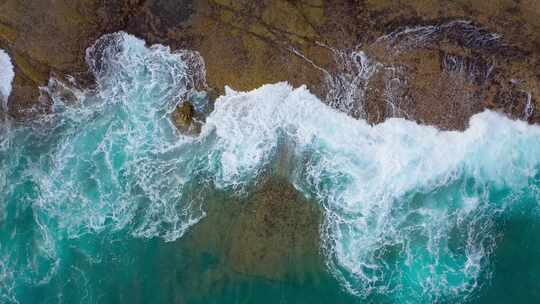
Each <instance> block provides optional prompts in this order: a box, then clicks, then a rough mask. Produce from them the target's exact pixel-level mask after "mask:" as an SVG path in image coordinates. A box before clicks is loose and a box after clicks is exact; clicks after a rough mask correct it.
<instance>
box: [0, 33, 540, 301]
mask: <svg viewBox="0 0 540 304" xmlns="http://www.w3.org/2000/svg"><path fill="white" fill-rule="evenodd" d="M87 61H88V63H89V66H90V69H91V71H92V72H93V73H94V75H95V76H96V81H97V85H96V87H95V88H92V89H87V90H79V89H77V88H75V87H72V86H70V85H69V84H63V83H60V82H58V81H56V80H52V81H51V85H50V86H49V89H48V93H49V94H50V96H51V97H52V98H53V101H54V105H53V112H52V113H51V114H47V115H43V116H41V117H39V118H38V119H36V120H35V121H34V122H32V123H28V124H25V125H22V124H20V123H16V122H11V121H9V120H8V121H4V122H3V123H2V126H1V129H0V134H1V136H2V137H1V138H0V139H1V142H0V166H1V167H0V168H1V172H0V177H1V178H0V187H1V188H0V190H1V192H0V258H1V263H0V276H2V277H1V280H0V282H1V283H0V299H2V300H3V301H6V302H13V301H15V299H20V298H25V297H27V298H26V299H28V295H29V294H33V292H36V293H38V291H39V290H40V288H43V286H49V288H51V289H53V290H55V292H56V293H59V294H63V293H66V294H67V293H69V292H72V291H71V290H67V289H66V287H64V286H66V285H67V284H68V282H73V281H77V282H81V284H83V286H84V288H83V289H82V291H81V292H83V291H84V294H85V299H90V300H88V301H89V302H92V301H94V302H95V301H97V298H99V296H98V295H92V291H93V290H96V289H98V287H99V286H100V284H101V282H102V280H101V279H98V278H96V277H94V276H93V275H92V273H91V271H88V270H86V272H85V271H83V270H80V269H81V268H80V267H82V266H81V265H91V266H86V267H87V268H86V269H93V268H96V267H99V265H101V264H106V263H107V262H109V261H113V262H114V261H115V260H114V259H116V258H118V257H116V256H113V257H112V258H108V257H107V256H106V255H104V253H102V252H101V251H100V250H99V249H98V248H102V247H103V246H105V245H103V244H106V246H112V247H115V246H117V247H119V248H124V247H123V246H128V245H126V244H131V242H132V240H134V239H150V240H155V239H156V238H158V239H159V241H158V242H163V241H173V240H178V239H179V238H180V237H181V236H182V235H183V234H184V233H185V232H186V231H187V230H188V229H189V227H191V226H192V225H196V223H197V222H198V221H199V220H200V219H201V218H203V217H204V214H205V213H204V203H205V196H206V195H208V192H209V191H210V190H211V189H216V188H217V189H219V190H221V191H225V192H227V193H229V194H230V195H232V196H242V195H244V194H245V193H248V192H249V191H250V190H251V189H253V188H254V187H255V186H256V184H257V183H258V182H259V181H260V180H261V179H264V178H265V177H266V176H267V174H268V173H269V172H271V169H272V168H273V167H275V166H276V165H279V164H276V162H277V161H276V160H278V159H280V158H281V157H280V155H279V154H280V153H283V151H284V150H286V151H287V158H288V159H287V162H286V164H287V166H289V167H290V168H287V170H281V171H280V172H281V174H284V175H285V178H286V179H288V180H289V181H290V182H291V183H292V184H293V185H294V186H295V187H296V189H298V190H299V191H301V192H302V193H303V194H304V195H305V196H306V197H308V198H309V199H310V200H312V201H314V202H316V203H318V204H319V206H321V209H322V210H323V214H324V224H323V226H322V227H321V240H322V243H321V246H322V249H323V252H324V254H325V257H326V261H327V267H328V270H329V271H330V272H331V273H332V274H334V275H335V277H336V278H337V279H338V280H340V282H341V283H342V286H343V287H344V288H345V289H346V290H347V291H349V292H351V293H353V294H355V295H357V296H358V297H360V298H363V299H368V300H372V301H377V300H381V301H383V302H398V303H399V302H441V301H458V302H463V301H465V300H467V299H470V298H471V297H472V295H474V292H475V291H478V290H481V289H482V288H483V287H485V285H486V282H487V284H489V279H490V278H491V277H492V276H493V259H494V252H495V251H496V249H497V244H498V240H499V239H500V236H501V235H502V234H504V232H505V221H508V220H509V219H510V218H512V217H515V216H517V217H519V216H520V214H522V213H523V212H528V214H529V215H530V214H531V212H532V218H533V219H534V220H540V219H539V218H538V217H537V215H538V214H537V212H538V207H539V206H538V202H539V201H540V153H539V152H538V151H540V128H539V127H538V126H531V125H528V124H526V123H524V122H520V121H512V120H510V119H508V118H506V117H504V116H503V115H501V114H498V113H495V112H491V111H486V112H483V113H481V114H477V115H475V116H474V117H473V118H472V119H471V121H470V127H469V128H468V129H467V130H465V131H464V132H455V131H451V132H450V131H446V132H442V131H439V130H438V129H436V128H434V127H430V126H422V125H418V124H416V123H414V122H411V121H407V120H404V119H397V118H394V119H389V120H387V121H386V122H384V123H381V124H378V125H375V126H372V125H369V124H367V123H366V122H365V121H363V120H357V119H354V118H351V117H350V116H347V115H346V114H344V113H342V112H339V111H337V110H335V109H333V108H331V107H328V106H327V105H325V104H324V103H322V102H321V101H320V100H319V99H318V98H317V97H315V96H314V95H312V94H311V93H310V92H309V91H308V89H307V88H306V87H304V86H303V87H300V88H296V89H294V88H292V87H291V86H290V85H288V84H287V83H277V84H272V85H265V86H262V87H261V88H258V89H256V90H253V91H250V92H236V91H234V90H232V89H230V88H227V89H226V92H225V95H224V96H221V97H220V98H218V100H217V101H216V104H215V109H214V111H213V112H212V113H210V114H209V116H208V117H207V118H206V124H205V125H204V126H203V128H202V130H201V134H200V135H199V136H198V137H188V136H184V135H182V134H180V133H179V132H178V131H177V130H176V128H175V127H174V126H173V124H172V122H171V120H170V116H171V113H172V112H173V110H174V108H175V107H176V106H177V105H178V104H179V103H180V102H182V100H184V99H185V98H186V97H187V96H189V95H190V94H196V92H195V91H196V88H197V87H198V86H200V83H201V81H202V79H203V78H204V69H203V67H204V65H203V64H202V60H201V59H200V57H198V55H197V54H196V53H193V52H187V51H183V52H177V53H174V52H171V51H170V49H168V48H167V47H164V46H160V45H156V46H151V47H148V46H146V45H145V43H144V42H143V41H142V40H139V39H137V38H135V37H133V36H130V35H128V34H125V33H116V34H111V35H107V36H105V37H103V38H101V39H100V40H98V41H97V42H96V44H95V45H94V46H93V47H92V48H90V49H89V50H88V52H87ZM60 88H61V90H62V92H64V91H65V90H68V91H70V93H71V94H67V95H66V94H60V93H61V91H59V89H60ZM65 96H73V97H74V99H75V100H69V99H66V98H65ZM284 144H286V145H287V148H286V149H284V148H283V147H282V145H284ZM2 181H3V182H2ZM535 212H536V213H535ZM216 229H221V227H216ZM179 241H180V242H181V241H182V240H181V239H180V240H179ZM28 244H31V246H29V245H28ZM136 247H137V248H138V246H136ZM126 255H127V257H126V258H125V259H120V260H118V261H117V262H116V264H114V265H124V263H127V264H126V265H129V261H130V258H128V257H129V252H128V253H126ZM121 256H122V255H121ZM111 263H112V262H111ZM122 269H123V270H124V271H126V272H129V267H128V266H126V268H122ZM149 275H150V277H152V275H153V274H149ZM73 278H76V279H73ZM92 299H93V300H92ZM58 301H60V300H58ZM49 302H55V301H54V300H49Z"/></svg>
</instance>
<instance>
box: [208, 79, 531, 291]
mask: <svg viewBox="0 0 540 304" xmlns="http://www.w3.org/2000/svg"><path fill="white" fill-rule="evenodd" d="M214 133H215V134H216V136H217V138H218V139H217V141H216V146H215V147H214V149H218V150H219V151H220V152H219V154H220V156H221V158H220V160H221V163H220V165H219V166H217V168H219V171H218V172H216V181H217V183H218V184H219V185H223V186H228V185H232V184H234V185H236V186H238V185H239V184H240V185H241V184H242V183H245V182H247V181H248V180H249V179H250V178H256V177H257V176H258V175H259V174H260V172H262V170H263V168H265V167H266V166H269V165H272V164H271V162H272V160H273V159H274V158H275V153H277V151H279V149H278V145H279V144H280V142H283V141H280V138H283V137H284V138H286V140H285V141H286V142H291V143H293V146H292V148H293V151H294V153H293V155H294V156H293V157H294V159H295V160H294V162H293V163H294V164H295V165H294V168H293V170H292V171H293V172H294V173H293V174H292V176H290V178H291V181H292V182H293V183H294V184H295V186H296V187H297V188H298V189H300V190H301V191H302V192H304V193H305V194H306V195H308V196H311V197H313V198H315V199H316V200H318V201H319V202H320V203H321V204H322V206H323V207H324V210H325V219H326V220H325V225H324V227H323V239H324V243H325V251H326V254H327V257H328V265H329V267H331V269H332V271H333V272H334V273H335V274H336V276H337V277H339V278H341V279H342V281H343V283H344V286H346V287H347V288H348V289H349V290H350V291H351V292H353V293H355V294H358V295H361V296H369V295H371V294H372V293H379V294H388V295H391V296H392V297H394V298H395V299H396V300H400V301H401V300H404V301H412V300H417V301H420V300H426V299H430V300H431V301H436V300H441V299H443V298H444V297H449V296H460V297H463V296H466V295H467V294H469V293H470V292H471V291H472V290H474V288H476V287H477V284H478V279H479V275H480V274H481V271H482V270H486V269H485V268H486V267H488V266H489V263H490V262H489V261H490V254H491V252H492V250H493V248H494V247H493V246H494V245H495V242H494V239H495V237H496V234H497V232H496V231H495V230H494V229H493V220H494V219H495V214H497V213H498V212H500V211H501V210H504V208H506V207H507V205H508V204H512V203H514V202H515V201H517V198H518V197H520V196H523V195H524V194H522V192H523V190H524V189H527V188H528V187H538V184H537V183H538V181H534V180H533V177H534V176H535V175H537V174H538V172H539V166H540V153H539V152H538V151H540V128H539V127H537V126H530V125H527V124H526V123H524V122H520V121H512V120H510V119H508V118H506V117H504V116H503V115H501V114H498V113H495V112H490V111H486V112H483V113H481V114H477V115H475V116H474V117H473V118H472V119H471V121H470V127H469V129H467V130H466V131H465V132H455V131H454V132H442V131H439V130H437V129H436V128H434V127H429V126H422V125H418V124H416V123H414V122H410V121H407V120H404V119H389V120H387V121H386V122H384V123H382V124H379V125H376V126H370V125H368V124H366V123H365V122H364V121H361V120H355V119H352V118H350V117H349V116H347V115H345V114H343V113H340V112H338V111H336V110H334V109H332V108H330V107H327V106H325V105H324V104H323V103H322V102H321V101H319V100H318V99H317V98H316V97H315V96H313V95H312V94H310V93H309V92H308V90H307V89H306V88H305V87H300V88H298V89H293V88H291V87H290V86H289V85H288V84H286V83H280V84H275V85H265V86H263V87H261V88H259V89H256V90H253V91H251V92H245V93H244V92H234V91H232V90H230V89H229V90H227V93H226V95H225V96H222V97H221V98H220V99H219V100H218V101H217V104H216V109H215V111H214V112H213V113H212V114H211V115H210V117H209V118H208V122H207V125H206V126H205V129H204V130H203V134H205V135H206V136H209V134H214ZM505 189H506V190H508V189H509V190H508V191H510V192H511V193H512V195H508V196H502V197H500V198H495V197H494V193H497V191H504V190H505ZM536 199H538V192H537V194H536ZM456 235H459V236H460V237H456Z"/></svg>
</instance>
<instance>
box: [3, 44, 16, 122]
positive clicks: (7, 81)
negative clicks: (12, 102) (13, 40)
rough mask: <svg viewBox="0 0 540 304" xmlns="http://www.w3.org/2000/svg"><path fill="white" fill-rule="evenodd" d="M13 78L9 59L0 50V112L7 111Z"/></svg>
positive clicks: (13, 74) (4, 52) (13, 73)
mask: <svg viewBox="0 0 540 304" xmlns="http://www.w3.org/2000/svg"><path fill="white" fill-rule="evenodd" d="M13 78H15V72H14V69H13V64H12V63H11V58H10V57H9V55H8V54H7V53H6V51H4V50H2V49H0V103H1V104H0V108H1V110H2V111H7V109H8V98H9V95H10V94H11V86H12V82H13Z"/></svg>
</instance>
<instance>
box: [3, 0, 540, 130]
mask: <svg viewBox="0 0 540 304" xmlns="http://www.w3.org/2000/svg"><path fill="white" fill-rule="evenodd" d="M539 5H540V4H538V3H537V2H536V1H511V0H497V1H489V2H487V1H455V2H447V1H428V2H426V1H415V0H402V1H369V0H364V1H360V0H357V1H345V0H336V1H322V0H304V1H286V0H278V1H257V2H253V1H241V0H201V1H189V0H183V1H170V0H146V1H144V0H139V1H133V0H129V1H128V0H122V1H114V2H109V1H95V0H81V1H26V0H25V1H15V0H8V1H3V3H2V4H0V8H1V9H0V48H3V49H5V50H7V52H8V53H9V54H10V56H11V57H12V58H13V61H14V65H15V70H16V71H15V72H16V76H15V81H14V90H13V92H12V94H11V96H10V104H11V107H10V112H11V114H12V115H14V116H17V117H25V116H26V115H27V114H25V113H27V112H28V110H29V109H31V108H33V109H34V110H36V109H37V110H39V111H46V110H47V102H46V96H42V98H41V102H38V100H39V99H40V98H39V96H40V93H39V90H38V88H39V87H40V86H44V85H46V84H47V81H48V80H49V78H50V77H51V76H55V77H60V78H65V77H66V76H68V75H71V76H74V77H75V79H77V81H78V82H79V83H80V85H81V86H87V85H91V83H92V82H91V81H92V80H91V79H90V77H89V76H88V73H86V72H87V70H86V69H87V67H86V64H85V61H84V56H85V52H84V50H85V49H86V48H87V47H88V46H89V45H91V44H92V42H93V41H95V39H96V38H98V37H99V36H101V35H102V34H105V33H108V32H113V31H119V30H124V31H127V32H129V33H133V34H135V35H137V36H140V37H142V38H144V39H146V40H147V41H148V43H162V44H166V45H170V46H171V47H172V48H173V49H178V48H189V49H194V50H197V51H199V52H200V53H201V55H202V56H203V58H204V60H205V63H206V68H207V81H208V85H209V86H210V87H211V88H213V89H215V90H216V91H217V92H218V93H222V92H223V88H224V86H225V85H230V86H231V87H233V88H235V89H237V90H250V89H253V88H256V87H258V86H260V85H262V84H264V83H271V82H277V81H284V80H286V81H289V82H291V83H292V84H293V85H295V86H297V85H301V84H307V85H308V87H309V88H310V89H311V90H312V91H314V92H315V93H316V94H317V95H319V96H320V97H322V98H323V99H324V98H325V97H326V94H327V93H328V87H327V84H328V81H327V78H328V74H327V73H326V72H324V71H322V70H325V71H327V72H328V73H329V74H330V75H337V74H339V73H342V72H343V66H342V62H340V61H339V57H340V56H342V54H336V50H339V51H340V52H344V53H347V52H349V53H350V52H352V51H358V50H362V51H363V52H365V53H366V54H367V55H368V56H369V57H370V58H372V59H373V60H374V61H377V62H378V63H380V65H381V66H382V67H383V68H381V69H379V70H378V71H377V72H376V73H375V75H373V78H372V79H370V83H369V90H367V91H368V93H367V96H366V100H367V102H366V105H367V110H366V111H367V114H366V117H365V118H367V119H368V120H369V121H371V122H380V121H382V120H384V119H385V118H386V117H388V116H399V115H400V114H399V113H388V111H386V110H385V108H386V107H387V103H388V100H387V99H388V98H385V97H384V96H385V94H386V95H388V91H389V90H390V91H392V90H393V92H392V94H394V95H395V96H394V98H396V99H399V103H400V110H401V111H403V113H406V115H405V114H403V113H402V114H401V116H406V117H407V118H409V119H414V120H417V121H419V122H422V123H427V124H433V125H437V126H439V127H441V128H444V129H463V128H464V127H465V126H466V124H467V121H468V118H469V117H470V116H471V115H472V114H474V113H476V112H479V111H481V110H482V109H484V108H492V109H500V110H502V111H505V112H507V113H508V114H510V115H512V116H513V117H516V118H521V119H527V120H529V121H531V122H537V121H539V120H540V115H539V114H538V113H539V112H540V111H538V109H537V108H538V105H537V100H539V98H540V89H539V81H540V74H539V72H538V71H540V55H539V54H540V53H539V51H538V49H540V34H539V33H540V31H539V30H540V21H539V20H540V18H538V17H539V16H538V15H539V14H540V13H539V12H540V7H539ZM455 20H465V21H467V22H470V23H467V24H468V25H467V26H464V25H463V24H462V25H461V26H455V25H454V26H450V25H449V24H450V23H451V22H455ZM419 27H424V28H429V27H432V28H437V27H438V28H439V31H440V32H439V33H438V34H437V35H436V37H430V38H428V39H427V40H426V41H423V42H422V41H416V42H414V41H413V40H414V39H417V38H419V37H416V38H415V37H411V30H412V29H415V28H416V29H417V30H418V29H419ZM420 31H421V30H420ZM427 31H429V29H428V30H427ZM400 32H402V34H399V35H396V34H397V33H400ZM405 32H407V35H403V33H405ZM390 33H394V35H395V36H396V37H397V38H398V39H394V40H391V39H389V38H391V37H389V36H385V35H388V34H390ZM417 34H418V33H417ZM419 34H420V35H427V32H426V31H424V33H419ZM412 35H414V33H413V34H412ZM384 37H386V38H384ZM396 37H394V38H396ZM486 39H487V40H486ZM489 39H492V40H489ZM482 41H483V42H482ZM407 44H408V45H407ZM336 57H338V58H337V59H336ZM449 61H452V62H455V64H454V66H452V67H449V66H448V63H449ZM458 62H459V64H458V65H460V66H458V65H456V64H457V63H458ZM389 67H393V70H394V72H392V73H393V74H392V75H390V74H389V73H388V68H389ZM488 70H489V75H487V76H486V75H485V73H486V71H488ZM396 71H397V72H396ZM482 71H483V72H482ZM471 73H472V74H474V73H477V75H472V76H471ZM478 73H484V75H483V76H482V75H479V74H478ZM397 74H400V75H397ZM460 74H461V75H460ZM471 77H473V78H475V79H471ZM481 77H484V78H485V79H480V78H481ZM389 79H397V80H399V82H400V86H399V87H398V88H394V87H392V88H389V86H390V84H389ZM393 86H395V84H393ZM385 92H386V93H385ZM528 101H530V103H529V107H530V105H532V108H529V109H526V107H527V102H528ZM37 104H39V105H40V106H39V107H36V105H37Z"/></svg>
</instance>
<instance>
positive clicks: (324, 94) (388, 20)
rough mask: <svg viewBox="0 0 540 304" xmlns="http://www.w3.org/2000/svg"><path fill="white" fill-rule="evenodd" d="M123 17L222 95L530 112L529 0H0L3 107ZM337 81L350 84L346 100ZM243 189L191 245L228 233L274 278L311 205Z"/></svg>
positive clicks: (277, 186)
mask: <svg viewBox="0 0 540 304" xmlns="http://www.w3.org/2000/svg"><path fill="white" fill-rule="evenodd" d="M120 30H123V31H126V32H129V33H132V34H135V35H137V36H139V37H142V38H144V39H145V40H146V41H147V42H148V43H149V44H153V43H162V44H165V45H169V46H171V48H172V49H180V48H187V49H193V50H196V51H198V52H200V53H201V55H202V57H203V58H204V60H205V64H206V69H207V84H208V87H209V88H210V89H212V90H214V91H216V92H217V93H218V94H220V93H223V89H224V87H225V85H229V86H231V87H232V88H234V89H236V90H250V89H254V88H256V87H258V86H260V85H262V84H265V83H273V82H277V81H289V82H290V83H291V84H292V85H294V86H299V85H302V84H306V85H307V86H308V87H309V88H310V90H312V92H314V93H315V94H317V95H318V96H319V97H321V99H322V100H326V101H327V102H328V103H329V104H330V105H332V106H334V107H336V108H338V109H341V110H343V111H346V112H348V113H349V114H350V115H352V116H355V117H357V118H363V119H367V120H368V121H369V122H372V123H378V122H381V121H383V120H384V119H386V118H388V117H391V116H397V117H405V118H408V119H411V120H416V121H418V122H421V123H426V124H431V125H435V126H438V127H440V128H441V129H458V130H461V129H464V128H466V126H467V123H468V120H469V118H470V117H471V116H472V115H473V114H475V113H478V112H480V111H482V110H483V109H486V108H489V109H496V110H500V111H504V112H505V113H507V114H508V115H510V116H512V117H514V118H519V119H524V120H528V121H529V122H531V123H538V122H540V2H538V1H535V0H521V1H517V0H516V1H513V0H496V1H485V0H472V1H452V2H449V1H444V0H437V1H421V0H399V1H383V0H335V1H323V0H299V1H295V0H273V1H270V0H267V1H251V0H200V1H190V0H180V1H177V0H118V1H100V0H77V1H70V0H55V1H53V0H41V1H34V0H5V1H0V49H4V50H6V52H7V53H8V54H9V55H10V57H11V59H12V62H13V64H14V66H15V79H14V83H13V90H12V92H11V95H10V97H9V105H10V106H9V114H10V115H12V116H14V117H16V118H17V119H31V118H32V117H33V115H35V113H36V112H46V111H48V106H49V100H48V98H47V95H46V93H44V92H40V90H39V88H40V87H43V86H46V85H47V83H48V80H49V79H50V77H52V76H54V77H58V78H60V79H65V80H68V79H71V77H70V76H73V79H74V81H75V82H76V83H77V84H78V85H79V86H81V87H87V86H92V78H91V76H90V75H89V73H88V71H87V66H86V63H85V49H86V48H87V47H88V46H90V45H91V44H92V43H93V42H94V41H95V40H96V39H97V38H98V37H100V36H101V35H103V34H105V33H109V32H114V31H120ZM363 58H364V59H363ZM366 58H367V59H366ZM362 73H364V74H362ZM360 74H362V75H364V76H363V77H362V78H357V76H358V75H360ZM344 90H349V91H348V92H353V93H354V94H352V95H351V96H349V97H348V98H350V99H351V100H349V103H347V104H344V103H343V102H342V100H343V99H344V96H342V94H343V91H344ZM360 98H362V100H363V102H362V103H359V102H358V100H359V99H360ZM192 112H193V109H192V108H190V106H189V105H187V104H186V105H185V106H183V107H182V108H179V110H178V111H177V112H176V114H175V117H174V119H175V120H176V121H177V124H178V125H180V126H181V127H184V128H189V120H190V119H189V118H190V117H192V116H193V113H192ZM186 121H187V122H186ZM322 123H324V122H322ZM246 201H247V202H244V201H242V202H236V203H234V204H237V205H238V206H235V208H236V209H238V210H241V212H239V213H238V214H237V215H235V216H234V220H231V222H229V223H227V224H228V225H229V226H230V227H229V228H230V231H228V232H229V233H231V234H229V235H221V234H219V233H216V231H215V227H216V225H217V224H219V222H220V221H222V218H223V217H222V216H220V215H221V214H222V212H225V211H223V210H221V211H220V210H217V211H216V210H209V211H208V214H209V217H208V218H207V219H205V221H206V222H207V223H208V224H204V223H203V224H201V225H199V226H197V227H196V228H195V230H194V231H193V232H191V235H194V234H196V235H197V236H198V237H193V238H194V242H193V245H192V246H193V248H195V249H197V246H198V245H200V246H203V247H205V248H206V247H208V246H213V245H215V244H216V243H218V242H222V241H227V242H229V243H228V245H227V246H228V247H227V250H228V253H227V255H226V256H227V258H228V259H230V261H228V263H229V264H230V265H231V266H230V267H232V269H233V271H234V272H237V273H242V274H245V275H252V276H258V277H264V278H266V279H270V280H274V279H280V278H283V277H284V276H287V275H289V274H288V273H287V272H286V270H287V269H290V263H294V262H295V261H299V260H304V257H305V256H308V255H309V254H316V253H317V250H318V247H317V237H318V235H319V233H318V231H317V230H318V227H319V225H320V215H319V214H318V212H319V211H318V210H315V208H314V207H313V206H311V205H310V204H309V203H306V202H304V201H303V198H301V197H300V195H298V193H297V192H296V190H295V189H294V188H293V187H292V186H290V185H288V184H286V183H283V182H279V183H270V184H268V185H264V186H262V187H261V189H259V190H258V192H256V193H254V194H252V196H250V197H248V198H247V199H246ZM250 202H252V203H251V204H250ZM291 202H292V203H291ZM231 204H232V203H231ZM214 206H220V205H219V204H214ZM213 208H218V209H219V208H221V207H213ZM233 209H234V208H233ZM233 209H231V210H233ZM299 219H302V221H299ZM231 235H234V236H235V237H234V239H230V238H231ZM188 237H189V236H188ZM197 239H199V240H200V241H197ZM198 242H199V243H198ZM276 244H280V246H279V247H276V246H275V245H276ZM306 252H308V253H306ZM291 255H292V257H291ZM291 261H292V262H291ZM318 262H319V261H314V262H313V263H318Z"/></svg>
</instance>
